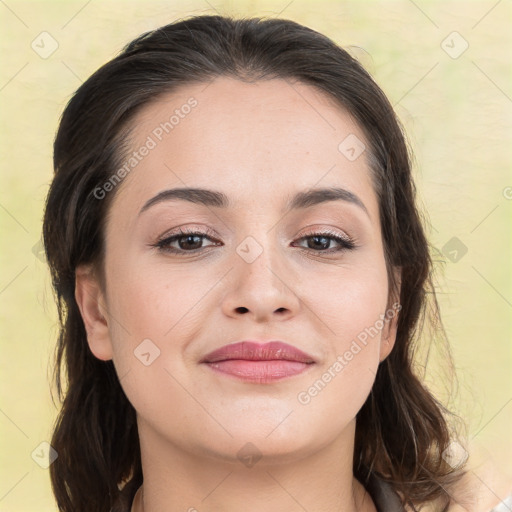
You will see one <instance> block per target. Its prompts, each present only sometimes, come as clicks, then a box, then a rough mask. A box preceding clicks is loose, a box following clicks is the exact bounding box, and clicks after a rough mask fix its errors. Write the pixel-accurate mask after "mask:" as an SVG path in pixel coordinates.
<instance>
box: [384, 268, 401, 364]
mask: <svg viewBox="0 0 512 512" xmlns="http://www.w3.org/2000/svg"><path fill="white" fill-rule="evenodd" d="M393 274H394V277H395V283H396V289H395V290H393V292H392V293H391V294H390V300H389V301H388V306H387V309H386V311H385V313H384V327H383V329H382V337H381V341H380V357H379V360H380V362H382V361H384V359H386V357H388V356H389V354H390V353H391V351H392V350H393V347H394V346H395V341H396V333H397V327H398V315H399V311H400V310H401V309H402V305H401V304H400V289H401V283H402V271H401V268H400V267H393Z"/></svg>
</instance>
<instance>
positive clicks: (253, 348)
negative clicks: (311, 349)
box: [201, 341, 315, 364]
mask: <svg viewBox="0 0 512 512" xmlns="http://www.w3.org/2000/svg"><path fill="white" fill-rule="evenodd" d="M232 359H241V360H245V361H277V360H281V361H296V362H299V363H306V364H310V363H314V362H315V360H314V359H313V357H312V356H310V355H309V354H306V353H305V352H302V350H299V349H298V348H296V347H293V346H292V345H289V344H288V343H284V342H282V341H270V342H268V343H264V344H260V343H257V342H254V341H241V342H238V343H232V344H230V345H224V346H223V347H220V348H218V349H217V350H214V351H213V352H210V353H209V354H207V355H206V356H205V357H204V358H203V359H202V360H201V362H202V363H217V362H219V361H229V360H232Z"/></svg>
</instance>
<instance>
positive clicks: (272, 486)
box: [132, 421, 376, 512]
mask: <svg viewBox="0 0 512 512" xmlns="http://www.w3.org/2000/svg"><path fill="white" fill-rule="evenodd" d="M354 429H355V423H353V424H351V425H350V426H349V427H347V429H346V432H345V431H344V432H343V435H342V436H340V437H339V438H337V439H335V440H334V441H333V442H332V443H331V444H330V445H328V446H324V447H322V448H321V449H319V450H315V451H314V452H313V453H309V454H306V455H302V456H299V455H297V456H290V455H289V454H287V455H281V456H279V457H277V456H275V457H273V458H271V459H269V458H268V457H263V458H262V459H260V460H258V461H257V462H256V463H255V464H254V465H252V466H251V467H249V466H250V463H248V464H247V465H244V464H242V463H241V462H240V461H238V460H237V459H236V458H235V460H229V459H228V458H227V457H226V458H225V460H222V459H220V458H219V457H217V458H214V457H211V456H205V455H204V454H202V455H200V454H194V453H191V452H190V451H185V450H183V449H182V448H181V447H177V446H175V445H170V444H169V441H168V440H165V441H164V440H163V439H162V438H159V437H158V436H157V435H156V434H155V433H154V432H153V433H152V432H151V430H150V429H149V428H148V426H147V425H145V424H144V423H143V422H140V421H139V438H140V442H141V459H142V470H143V475H144V485H143V488H141V489H140V491H139V492H138V493H137V497H136V499H135V500H134V503H133V507H132V512H157V511H161V510H166V511H168V512H178V511H179V512H182V511H183V510H187V511H200V512H206V511H214V510H223V511H225V512H232V511H233V512H234V511H237V512H238V511H239V510H240V509H243V510H244V511H246V512H259V511H261V510H265V511H266V512H278V511H279V512H295V511H296V510H298V509H303V510H307V511H309V512H320V511H322V512H340V511H343V512H376V509H375V506H374V504H373V502H372V500H371V498H370V496H369V495H368V494H367V493H366V491H365V489H364V487H363V486H362V485H361V484H360V483H359V482H358V481H357V480H356V479H355V478H354V476H353V472H352V458H353V440H354Z"/></svg>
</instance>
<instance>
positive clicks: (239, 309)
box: [236, 306, 249, 313]
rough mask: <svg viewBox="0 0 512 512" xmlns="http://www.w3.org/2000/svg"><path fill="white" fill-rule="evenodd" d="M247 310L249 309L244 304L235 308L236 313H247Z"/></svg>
mask: <svg viewBox="0 0 512 512" xmlns="http://www.w3.org/2000/svg"><path fill="white" fill-rule="evenodd" d="M248 311H249V310H248V309H247V308H246V307H244V306H240V307H239V308H236V312H237V313H247V312H248Z"/></svg>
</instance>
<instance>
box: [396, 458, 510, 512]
mask: <svg viewBox="0 0 512 512" xmlns="http://www.w3.org/2000/svg"><path fill="white" fill-rule="evenodd" d="M448 492H449V494H450V495H451V496H452V504H451V505H450V506H449V508H448V510H447V512H509V511H510V510H512V478H511V477H510V476H507V475H505V474H504V473H503V471H501V470H500V469H499V468H498V467H497V466H496V465H495V464H494V463H493V462H492V461H490V460H487V461H485V462H483V463H480V464H478V465H471V464H469V465H468V466H467V472H466V474H465V475H464V476H463V477H462V478H461V480H460V481H459V482H457V484H456V485H455V486H453V488H451V489H449V490H448ZM406 511H407V512H412V511H410V510H409V509H407V508H406ZM422 512H437V509H436V504H435V503H433V504H432V505H426V506H425V507H424V508H422Z"/></svg>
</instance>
